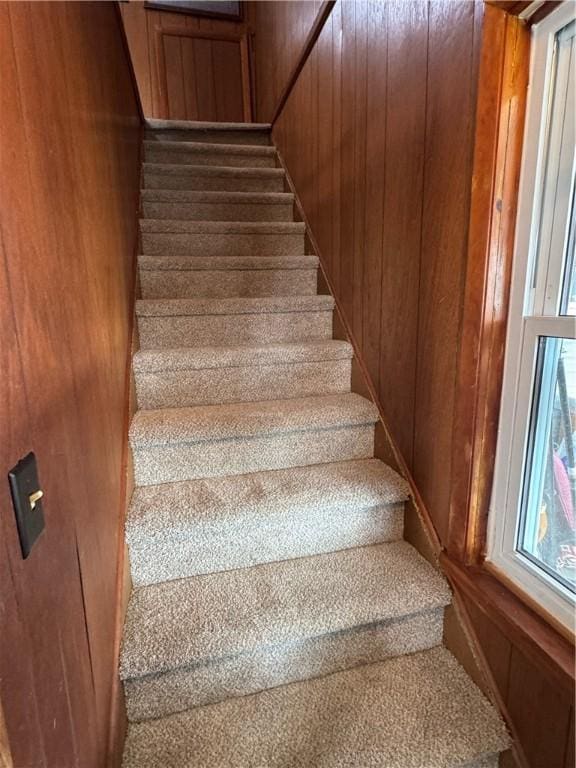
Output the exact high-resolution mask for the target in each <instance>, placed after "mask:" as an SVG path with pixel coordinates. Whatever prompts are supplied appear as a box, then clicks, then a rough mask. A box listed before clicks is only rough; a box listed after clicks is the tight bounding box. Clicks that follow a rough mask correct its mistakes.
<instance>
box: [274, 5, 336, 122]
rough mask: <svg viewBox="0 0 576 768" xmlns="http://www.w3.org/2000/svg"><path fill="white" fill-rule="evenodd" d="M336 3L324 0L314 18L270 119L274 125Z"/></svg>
mask: <svg viewBox="0 0 576 768" xmlns="http://www.w3.org/2000/svg"><path fill="white" fill-rule="evenodd" d="M335 5H336V0H324V2H323V3H322V5H321V6H320V10H319V11H318V15H317V16H316V18H315V20H314V24H313V25H312V28H311V29H310V32H309V33H308V37H307V38H306V41H305V42H304V45H303V47H302V51H301V52H300V55H299V56H298V60H297V61H296V64H295V65H294V67H293V69H292V72H291V73H290V76H289V78H288V80H287V82H286V85H285V86H284V89H283V90H282V93H281V94H280V98H279V99H278V104H277V105H276V109H275V110H274V114H273V116H272V120H271V121H270V122H271V123H272V125H274V123H275V122H276V120H278V118H279V117H280V113H281V112H282V110H283V109H284V105H285V104H286V102H287V101H288V97H289V96H290V93H291V92H292V89H293V88H294V86H295V85H296V81H297V80H298V77H299V76H300V72H302V70H303V68H304V64H306V62H307V61H308V57H309V56H310V54H311V52H312V49H313V48H314V46H315V45H316V40H317V39H318V37H319V36H320V32H322V29H323V27H324V24H325V23H326V20H327V18H328V16H330V13H331V12H332V8H334V6H335Z"/></svg>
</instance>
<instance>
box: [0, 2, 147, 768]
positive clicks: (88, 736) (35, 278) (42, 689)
mask: <svg viewBox="0 0 576 768" xmlns="http://www.w3.org/2000/svg"><path fill="white" fill-rule="evenodd" d="M0 70H1V71H2V79H1V82H0V113H1V115H2V119H1V120H0V176H1V178H2V184H1V185H0V271H1V279H0V315H1V318H0V319H1V327H2V332H3V343H2V345H0V349H1V352H0V354H1V356H2V360H1V365H2V372H3V373H2V376H1V377H0V382H1V384H0V386H1V387H2V392H1V396H0V422H1V423H0V428H1V433H2V439H1V440H0V462H1V468H0V475H1V476H2V478H4V480H3V487H2V488H1V489H0V528H1V536H0V539H1V542H2V544H1V547H2V552H1V556H0V563H1V565H0V591H1V599H0V624H1V626H2V632H1V636H0V697H1V699H2V704H3V709H4V716H5V719H6V727H7V731H8V738H9V742H10V747H11V751H12V757H13V760H14V765H15V766H17V768H24V766H26V767H28V766H33V767H34V768H36V766H46V768H52V766H54V768H55V767H56V766H58V768H69V767H71V766H81V768H90V767H91V766H94V768H102V766H103V765H107V764H108V755H107V753H108V749H109V744H108V741H109V731H110V722H109V721H110V710H111V691H112V686H113V680H114V677H115V676H116V674H117V671H116V664H117V659H116V658H115V655H114V637H115V613H116V602H117V596H116V560H117V545H118V533H119V522H120V515H121V513H122V507H123V502H124V498H123V485H124V483H125V479H124V471H123V462H124V460H125V456H126V444H127V440H126V438H127V435H126V419H125V411H126V405H127V360H128V350H129V338H130V327H131V317H132V301H133V273H134V269H133V263H134V254H135V250H136V241H137V215H136V214H137V205H138V188H139V151H140V132H141V128H140V118H139V114H138V106H137V101H136V97H135V93H134V90H133V85H132V81H131V75H130V68H129V62H128V60H127V58H126V55H125V51H124V47H123V42H122V30H121V24H120V19H119V16H118V15H117V12H116V8H115V5H114V4H112V3H75V2H70V3H25V2H22V3H1V4H0ZM30 450H34V452H35V453H36V456H37V458H38V466H39V475H40V481H41V484H42V488H43V490H44V494H45V495H44V509H45V516H46V530H45V531H44V533H43V534H42V537H41V538H40V539H39V541H38V542H37V544H36V546H35V548H34V550H33V551H32V553H31V555H30V557H29V558H28V559H27V560H25V561H24V560H22V558H21V555H20V550H19V544H18V538H17V534H16V527H15V521H14V513H13V511H12V506H11V502H10V494H9V489H8V484H7V482H6V473H7V472H8V470H9V469H10V468H11V467H12V466H13V465H14V464H15V463H16V462H17V461H18V459H19V458H21V457H22V456H23V455H24V454H26V453H27V452H28V451H30Z"/></svg>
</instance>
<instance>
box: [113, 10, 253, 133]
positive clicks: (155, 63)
mask: <svg viewBox="0 0 576 768" xmlns="http://www.w3.org/2000/svg"><path fill="white" fill-rule="evenodd" d="M120 8H121V11H122V19H123V21H124V26H125V29H126V35H127V38H128V44H129V46H130V53H131V55H132V61H133V63H134V70H135V72H136V78H137V80H138V88H139V90H140V98H141V100H142V107H143V109H144V114H145V115H146V117H155V118H167V119H172V120H206V121H209V122H212V121H214V122H216V121H224V122H226V121H232V122H234V121H237V122H242V121H243V120H244V119H246V117H248V110H249V108H250V106H251V104H250V102H251V94H250V72H249V69H250V63H249V59H248V41H247V36H248V33H249V24H248V19H247V18H246V19H245V20H244V21H242V22H234V21H226V20H222V19H211V18H202V17H200V16H191V15H188V14H183V13H169V12H167V11H156V10H151V9H149V8H145V7H144V3H143V2H142V0H135V1H134V2H130V3H121V4H120ZM249 12H250V11H249V9H248V8H247V9H246V12H245V14H246V17H247V16H248V14H249ZM162 30H170V31H171V33H175V32H178V31H179V30H181V32H182V35H177V34H170V35H163V34H162ZM200 73H201V75H200Z"/></svg>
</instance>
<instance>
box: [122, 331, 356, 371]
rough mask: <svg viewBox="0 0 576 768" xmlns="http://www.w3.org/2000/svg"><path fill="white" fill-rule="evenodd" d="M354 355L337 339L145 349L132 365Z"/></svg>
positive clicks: (171, 366) (152, 367)
mask: <svg viewBox="0 0 576 768" xmlns="http://www.w3.org/2000/svg"><path fill="white" fill-rule="evenodd" d="M353 355H354V351H353V349H352V345H351V344H349V343H348V342H347V341H338V340H336V339H329V340H328V341H300V342H294V343H284V344H282V343H279V344H263V345H254V346H252V345H250V346H249V345H238V346H229V347H224V346H223V347H181V348H178V349H141V350H139V351H138V352H136V354H135V355H134V358H133V361H132V368H133V370H134V371H135V372H136V373H144V372H147V373H153V372H158V371H179V370H200V369H204V368H235V367H239V366H245V365H249V366H255V365H277V364H280V363H300V362H318V361H326V360H350V359H351V358H352V357H353Z"/></svg>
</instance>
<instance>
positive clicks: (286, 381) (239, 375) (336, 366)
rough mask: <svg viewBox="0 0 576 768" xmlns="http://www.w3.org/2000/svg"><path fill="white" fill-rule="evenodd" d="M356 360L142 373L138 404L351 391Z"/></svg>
mask: <svg viewBox="0 0 576 768" xmlns="http://www.w3.org/2000/svg"><path fill="white" fill-rule="evenodd" d="M351 367H352V366H351V362H350V360H330V361H327V362H317V363H299V364H289V365H267V366H246V367H242V368H208V369H206V368H205V369H202V370H189V371H182V370H179V371H159V372H155V373H140V372H136V374H135V378H136V391H137V395H138V407H139V408H145V409H151V408H179V407H185V406H192V405H215V404H218V403H241V402H255V401H258V400H285V399H288V398H292V397H311V396H313V395H328V394H339V393H344V392H349V391H350V372H351Z"/></svg>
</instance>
